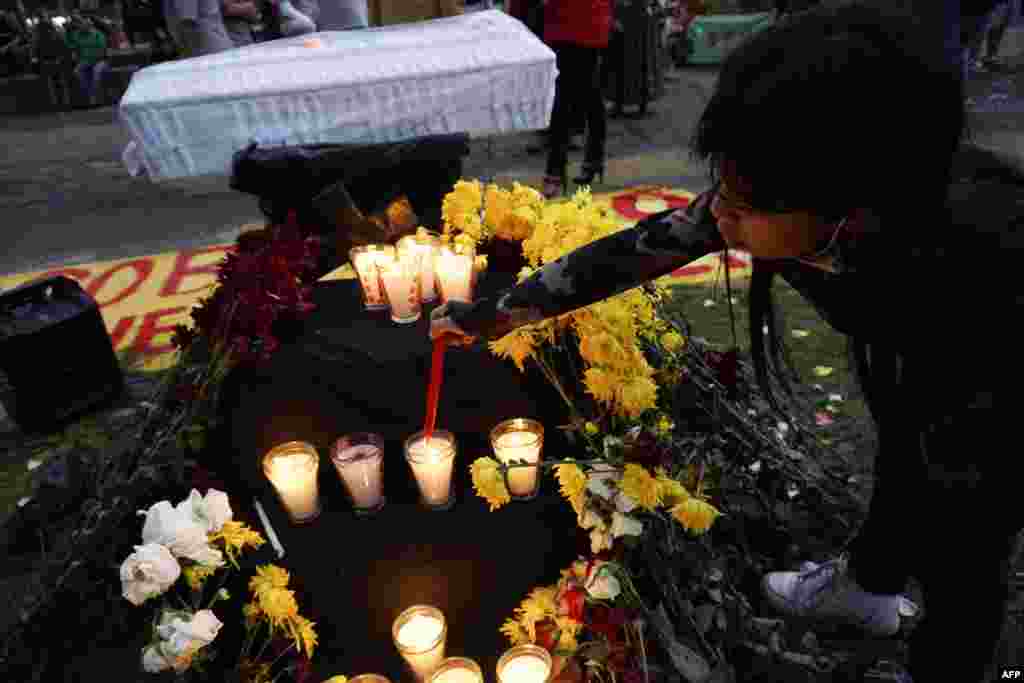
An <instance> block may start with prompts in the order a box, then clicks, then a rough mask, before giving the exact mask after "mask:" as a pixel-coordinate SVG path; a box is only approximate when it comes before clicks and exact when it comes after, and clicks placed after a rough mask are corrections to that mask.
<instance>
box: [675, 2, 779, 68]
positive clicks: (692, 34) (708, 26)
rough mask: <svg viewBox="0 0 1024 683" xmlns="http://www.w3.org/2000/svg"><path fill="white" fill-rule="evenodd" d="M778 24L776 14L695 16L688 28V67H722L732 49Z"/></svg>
mask: <svg viewBox="0 0 1024 683" xmlns="http://www.w3.org/2000/svg"><path fill="white" fill-rule="evenodd" d="M774 22H775V13H774V12H758V13H756V14H712V15H708V16H700V17H696V18H695V19H694V20H693V21H692V22H690V26H689V27H688V29H687V32H686V35H687V39H688V41H689V43H690V45H689V47H690V52H689V56H688V58H687V60H686V61H687V63H688V64H721V63H722V61H724V60H725V58H726V56H728V54H729V53H730V52H732V50H733V48H735V47H736V46H737V45H739V44H740V43H741V42H743V41H744V40H745V39H746V38H748V37H750V36H752V35H754V34H755V33H757V32H758V31H762V30H764V29H766V28H768V27H769V26H771V25H772V24H773V23H774Z"/></svg>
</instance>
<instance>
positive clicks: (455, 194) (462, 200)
mask: <svg viewBox="0 0 1024 683" xmlns="http://www.w3.org/2000/svg"><path fill="white" fill-rule="evenodd" d="M482 202H483V188H482V186H481V184H480V181H479V180H472V181H467V180H460V181H458V182H457V183H455V187H454V188H452V191H451V192H449V193H448V194H447V195H445V198H444V200H443V201H442V202H441V217H442V218H443V219H444V223H445V231H446V232H447V231H448V229H449V228H456V229H459V230H461V229H462V226H461V225H460V222H461V221H462V220H463V218H464V216H466V215H467V214H474V213H479V211H480V207H481V204H482Z"/></svg>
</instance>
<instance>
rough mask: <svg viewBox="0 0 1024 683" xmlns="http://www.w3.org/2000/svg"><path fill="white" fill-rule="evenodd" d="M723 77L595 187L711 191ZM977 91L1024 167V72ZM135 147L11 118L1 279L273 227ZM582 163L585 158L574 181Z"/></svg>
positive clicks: (635, 125)
mask: <svg viewBox="0 0 1024 683" xmlns="http://www.w3.org/2000/svg"><path fill="white" fill-rule="evenodd" d="M716 78H717V68H716V67H689V68H684V69H675V70H672V71H670V72H669V74H668V77H667V83H666V93H665V95H664V96H663V97H662V98H660V99H659V100H657V101H656V102H655V103H654V104H653V105H652V107H651V111H650V112H649V115H648V116H647V117H646V118H641V119H613V120H610V121H609V133H608V160H607V168H606V175H605V182H604V184H603V185H601V186H595V188H594V189H595V191H613V190H616V189H623V188H626V187H631V186H637V185H663V186H667V187H680V188H685V189H688V190H692V191H700V190H701V189H703V188H704V186H705V185H706V180H705V177H706V176H705V171H704V169H703V168H702V167H700V166H699V165H697V164H695V163H694V162H693V161H692V160H691V159H690V158H689V156H688V152H687V147H686V143H687V140H688V138H689V136H690V134H691V132H692V130H693V127H694V125H695V123H696V121H697V120H698V117H699V116H700V113H701V111H702V110H703V107H704V105H705V103H706V101H707V99H708V97H709V96H710V94H711V92H712V91H713V88H714V84H715V80H716ZM968 93H969V96H970V100H969V101H970V102H971V103H972V104H973V110H972V113H971V117H970V125H971V129H972V131H973V135H974V138H975V140H976V141H977V142H978V143H979V144H981V145H983V146H988V147H992V148H994V149H997V150H1000V151H1002V152H1003V153H1004V154H1007V155H1010V156H1012V157H1014V158H1017V159H1019V160H1020V164H1021V167H1022V168H1024V69H1017V70H1016V71H1014V72H1012V73H1005V74H991V73H989V74H975V75H974V76H973V77H972V79H971V81H970V83H969V85H968ZM880 106H884V103H881V104H880ZM127 142H128V138H127V135H126V133H125V131H124V130H122V128H121V127H120V125H119V123H118V121H117V112H116V109H115V108H111V107H107V108H102V109H93V110H85V111H74V112H58V113H48V114H40V115H36V116H8V117H4V121H3V126H2V127H0V149H4V150H5V155H4V157H3V159H2V161H0V211H2V212H3V214H4V216H5V217H6V220H5V221H4V223H5V225H6V226H7V229H6V230H5V231H4V232H3V235H2V237H0V274H12V273H19V272H26V271H35V270H41V269H47V268H52V267H57V266H68V265H73V264H77V263H89V262H96V261H105V260H112V259H118V258H127V257H132V256H138V255H143V254H153V253H160V252H165V251H173V250H177V249H188V248H199V247H202V246H208V245H212V244H221V243H224V242H230V241H232V240H233V239H234V237H235V236H236V235H237V233H238V228H239V226H241V225H243V224H246V223H250V222H253V221H260V220H261V215H260V213H259V211H258V209H257V207H256V201H255V199H254V198H253V197H251V196H248V195H243V194H240V193H237V192H235V191H232V190H231V189H230V188H229V187H228V179H227V178H226V177H212V178H191V179H184V180H175V181H167V182H162V183H153V182H151V181H149V180H148V179H145V178H132V177H130V176H129V175H128V173H127V172H126V171H125V169H124V168H123V166H122V164H121V161H120V158H121V151H122V150H123V148H124V145H125V144H126V143H127ZM535 142H536V139H535V138H534V136H533V135H532V134H528V133H526V134H517V135H509V136H501V137H497V138H492V139H489V140H485V139H480V140H474V141H473V143H472V145H471V154H470V156H469V158H468V159H467V161H466V164H465V169H464V171H465V175H466V176H468V177H493V178H494V179H495V180H496V181H498V182H511V181H513V180H518V181H520V182H526V183H531V184H535V185H538V186H539V184H540V180H541V177H542V173H543V164H544V158H543V156H530V155H528V154H527V153H526V147H527V146H528V145H530V144H533V143H535ZM579 161H580V159H579V153H575V154H574V155H573V157H572V159H571V162H570V175H573V174H574V172H575V171H576V169H577V168H578V167H577V166H576V164H578V163H579ZM880 163H885V160H884V159H883V160H880Z"/></svg>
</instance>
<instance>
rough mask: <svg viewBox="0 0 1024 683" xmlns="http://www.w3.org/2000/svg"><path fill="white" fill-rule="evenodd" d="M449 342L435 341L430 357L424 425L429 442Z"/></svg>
mask: <svg viewBox="0 0 1024 683" xmlns="http://www.w3.org/2000/svg"><path fill="white" fill-rule="evenodd" d="M447 345H448V342H447V341H446V340H445V337H443V336H441V337H438V338H437V339H435V340H434V352H433V354H431V357H430V383H429V384H428V385H427V416H426V420H425V421H424V424H423V438H424V439H426V440H427V441H429V440H430V436H431V435H432V434H433V433H434V425H435V424H436V422H437V401H438V399H439V398H440V397H441V377H442V375H443V373H444V351H445V347H446V346H447Z"/></svg>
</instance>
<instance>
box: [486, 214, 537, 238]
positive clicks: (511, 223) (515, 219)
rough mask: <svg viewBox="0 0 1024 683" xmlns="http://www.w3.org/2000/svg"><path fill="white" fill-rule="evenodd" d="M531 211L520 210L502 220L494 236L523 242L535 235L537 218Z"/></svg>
mask: <svg viewBox="0 0 1024 683" xmlns="http://www.w3.org/2000/svg"><path fill="white" fill-rule="evenodd" d="M532 214H533V211H532V210H531V209H526V208H519V209H515V210H514V211H512V212H511V213H509V214H508V215H506V216H505V218H504V219H502V221H501V223H499V224H498V226H497V227H496V228H495V229H494V234H495V236H497V237H500V238H501V239H504V240H510V241H513V242H522V241H523V240H525V239H527V238H528V237H529V236H530V235H532V234H533V226H534V221H535V220H536V219H535V217H534V216H533V215H532Z"/></svg>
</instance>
